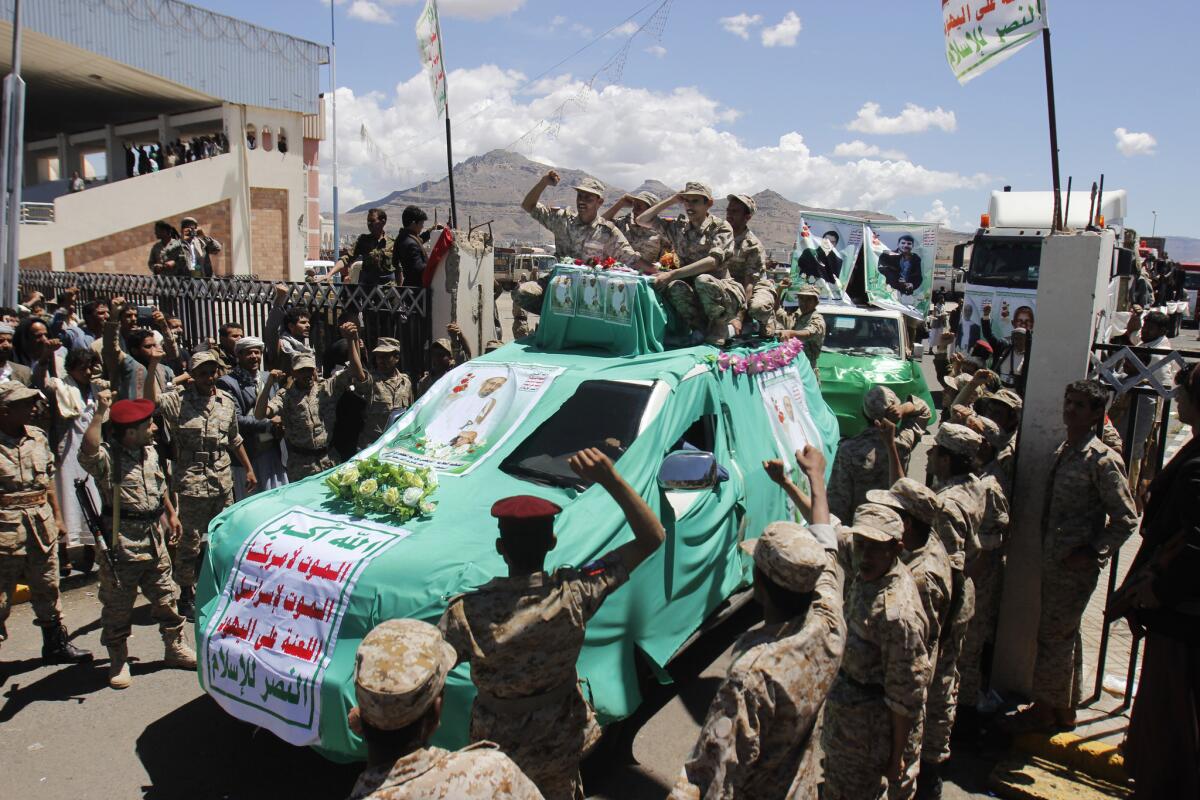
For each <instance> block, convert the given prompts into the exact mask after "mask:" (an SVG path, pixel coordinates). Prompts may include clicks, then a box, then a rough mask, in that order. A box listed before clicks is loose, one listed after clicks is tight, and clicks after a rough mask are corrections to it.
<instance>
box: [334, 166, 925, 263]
mask: <svg viewBox="0 0 1200 800" xmlns="http://www.w3.org/2000/svg"><path fill="white" fill-rule="evenodd" d="M546 169H547V167H546V165H545V164H540V163H538V162H536V161H531V160H529V159H527V158H525V157H524V156H522V155H520V154H518V153H513V152H509V151H507V150H492V151H491V152H488V153H484V154H483V155H478V156H472V157H471V158H468V159H467V160H466V161H463V162H461V163H459V164H457V165H455V167H454V195H455V200H456V201H457V204H458V224H459V227H460V228H466V227H467V226H468V225H471V226H476V225H483V224H487V223H488V222H490V223H491V229H492V235H493V237H494V239H495V241H496V243H497V244H500V245H509V244H534V245H543V246H547V247H549V248H550V249H553V246H554V245H553V239H552V237H551V236H550V233H549V232H548V231H547V230H546V229H545V228H543V227H542V226H541V225H538V224H537V223H536V222H534V221H533V219H532V218H530V216H529V215H528V214H526V213H525V212H523V211H521V199H522V198H523V197H524V196H525V193H526V192H527V191H529V187H531V186H533V185H534V184H535V183H537V181H538V179H540V178H541V177H542V175H544V174H545V173H546ZM555 169H557V170H558V173H559V175H560V176H562V180H561V181H560V182H559V184H558V186H551V187H548V188H547V189H546V191H545V192H543V193H542V197H541V201H542V202H543V203H545V204H547V205H550V206H573V205H574V204H575V191H574V190H573V189H572V188H571V187H572V186H574V185H575V184H576V183H578V182H579V181H580V180H582V179H583V178H585V177H597V178H598V176H593V175H590V174H589V173H587V172H584V171H582V170H577V169H570V168H566V167H555ZM598 180H600V181H601V182H602V183H604V185H605V186H606V187H607V188H608V194H607V197H606V203H607V202H612V201H614V200H616V199H617V198H618V197H620V196H621V195H623V194H625V193H626V192H627V191H630V190H627V189H624V188H620V187H617V186H615V185H613V184H612V183H611V182H609V181H606V180H604V179H603V178H598ZM632 191H633V192H641V191H649V192H653V193H654V194H656V195H658V196H659V197H666V196H668V195H670V194H672V193H673V192H675V191H676V190H675V189H673V188H671V187H669V186H667V185H666V184H664V183H663V182H662V181H658V180H654V179H647V180H644V181H643V182H642V184H641V185H640V186H638V187H636V188H635V189H633V190H632ZM753 197H754V201H755V203H756V204H757V205H758V212H757V213H756V214H755V215H754V219H753V221H752V222H751V224H750V227H751V229H752V230H753V231H754V232H755V233H756V234H758V238H759V239H761V240H762V243H763V246H764V247H765V248H766V250H767V255H768V257H772V258H775V259H778V260H786V259H787V256H788V254H789V253H790V252H791V249H792V247H793V246H794V244H795V242H796V229H797V227H798V224H799V219H800V215H801V214H802V213H804V212H808V211H828V212H833V213H838V214H852V215H855V216H860V217H866V218H868V219H889V220H890V219H895V217H893V216H890V215H888V214H882V213H880V212H878V211H870V210H865V209H853V210H839V209H826V208H817V207H815V206H806V205H802V204H800V203H796V202H793V201H791V200H788V199H787V198H786V197H784V196H783V195H781V194H779V193H778V192H775V191H773V190H771V189H763V190H762V191H760V192H758V193H757V194H755V195H753ZM725 204H726V200H725V198H724V197H723V196H721V197H718V198H717V200H716V202H715V203H714V205H713V213H714V214H715V215H716V216H718V217H721V216H723V215H724V213H725ZM408 205H415V206H420V207H422V208H424V209H425V211H426V213H428V214H429V215H430V217H431V218H432V217H434V215H435V214H436V217H437V219H439V220H441V221H445V220H446V217H447V212H448V209H449V206H450V185H449V182H448V181H447V180H446V179H444V178H443V179H442V180H440V181H426V182H424V183H421V184H419V185H417V186H413V187H412V188H410V189H403V190H401V191H396V192H392V193H390V194H388V195H387V196H386V197H381V198H379V199H378V200H374V201H371V202H369V203H363V204H361V205H358V206H355V207H354V208H352V209H350V211H349V212H347V213H345V214H342V215H341V219H340V224H341V227H342V230H344V231H347V232H353V231H364V230H366V214H367V211H368V209H371V208H383V209H385V210H386V211H387V212H388V221H389V226H388V227H389V229H390V230H392V231H395V230H396V229H397V228H398V227H399V224H400V214H401V212H402V211H403V210H404V207H405V206H408ZM939 244H941V242H940V241H939Z"/></svg>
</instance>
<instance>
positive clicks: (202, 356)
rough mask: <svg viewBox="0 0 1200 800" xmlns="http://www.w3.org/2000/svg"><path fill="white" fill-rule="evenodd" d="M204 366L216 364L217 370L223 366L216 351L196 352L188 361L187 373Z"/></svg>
mask: <svg viewBox="0 0 1200 800" xmlns="http://www.w3.org/2000/svg"><path fill="white" fill-rule="evenodd" d="M205 364H216V365H217V367H218V368H219V367H223V366H224V363H223V362H222V361H221V357H220V355H219V354H218V353H217V351H216V350H197V351H196V352H194V353H192V358H191V360H190V361H188V372H195V371H196V370H197V369H199V368H200V367H201V366H203V365H205Z"/></svg>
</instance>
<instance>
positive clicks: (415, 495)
mask: <svg viewBox="0 0 1200 800" xmlns="http://www.w3.org/2000/svg"><path fill="white" fill-rule="evenodd" d="M424 496H425V492H424V490H423V489H418V488H417V487H416V486H410V487H409V488H407V489H405V490H404V505H406V506H408V507H409V508H416V507H417V506H418V505H420V503H421V498H422V497H424Z"/></svg>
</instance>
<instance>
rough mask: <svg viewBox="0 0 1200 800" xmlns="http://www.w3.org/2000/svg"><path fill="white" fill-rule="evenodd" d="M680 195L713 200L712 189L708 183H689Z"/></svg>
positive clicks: (684, 186)
mask: <svg viewBox="0 0 1200 800" xmlns="http://www.w3.org/2000/svg"><path fill="white" fill-rule="evenodd" d="M679 193H680V194H682V195H689V194H696V195H700V196H701V197H707V198H708V199H709V200H712V199H713V193H712V189H711V188H710V187H709V185H708V184H707V183H701V182H700V181H688V182H687V183H685V184H684V185H683V188H682V189H681V190H680V191H679Z"/></svg>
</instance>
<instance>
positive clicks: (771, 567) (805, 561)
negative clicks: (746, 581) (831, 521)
mask: <svg viewBox="0 0 1200 800" xmlns="http://www.w3.org/2000/svg"><path fill="white" fill-rule="evenodd" d="M741 548H742V550H743V551H745V552H746V553H749V554H750V555H752V556H753V557H754V566H756V567H758V568H759V569H761V570H762V571H763V574H764V575H766V576H767V577H768V578H770V579H771V580H772V581H774V582H775V583H776V584H778V585H779V586H781V587H783V588H784V589H788V590H789V591H793V592H798V593H800V594H804V593H807V592H811V591H812V590H813V589H815V588H816V586H817V578H819V577H821V573H822V572H823V571H824V570H825V567H826V565H827V564H828V563H829V559H828V556H827V555H826V554H825V548H823V547H821V545H819V544H817V540H816V539H814V538H813V535H812V534H811V533H809V532H808V531H807V530H805V528H804V526H803V525H798V524H796V523H795V522H772V523H771V524H770V525H768V526H767V527H766V529H765V530H764V531H763V532H762V535H761V536H759V537H758V538H757V539H751V540H750V541H747V542H742V544H741Z"/></svg>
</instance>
